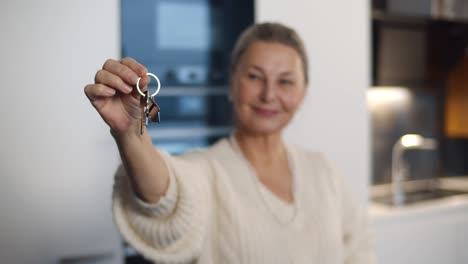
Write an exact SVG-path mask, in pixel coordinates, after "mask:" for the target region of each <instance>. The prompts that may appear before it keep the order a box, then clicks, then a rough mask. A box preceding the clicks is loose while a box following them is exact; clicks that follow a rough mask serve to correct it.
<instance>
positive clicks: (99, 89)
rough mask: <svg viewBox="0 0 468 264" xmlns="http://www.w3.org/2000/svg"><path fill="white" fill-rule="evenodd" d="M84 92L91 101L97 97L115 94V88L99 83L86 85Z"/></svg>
mask: <svg viewBox="0 0 468 264" xmlns="http://www.w3.org/2000/svg"><path fill="white" fill-rule="evenodd" d="M84 92H85V94H86V97H88V99H89V100H90V101H91V102H94V101H95V100H96V99H99V98H102V97H109V96H113V95H114V94H115V90H114V89H112V88H110V87H107V86H105V85H103V84H99V83H98V84H88V85H86V86H85V88H84Z"/></svg>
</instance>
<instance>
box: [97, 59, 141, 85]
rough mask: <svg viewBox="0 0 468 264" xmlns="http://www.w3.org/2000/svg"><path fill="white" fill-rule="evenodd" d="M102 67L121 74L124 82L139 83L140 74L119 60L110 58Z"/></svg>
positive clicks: (118, 74)
mask: <svg viewBox="0 0 468 264" xmlns="http://www.w3.org/2000/svg"><path fill="white" fill-rule="evenodd" d="M102 69H103V70H106V71H108V72H110V73H113V74H115V75H117V76H119V77H120V78H121V79H122V80H123V81H124V82H126V83H127V84H129V85H131V86H134V85H136V83H137V80H138V74H137V73H136V72H134V71H133V70H132V69H130V68H129V67H128V66H127V65H124V64H122V63H120V62H119V61H116V60H113V59H108V60H107V61H106V62H105V63H104V65H103V66H102Z"/></svg>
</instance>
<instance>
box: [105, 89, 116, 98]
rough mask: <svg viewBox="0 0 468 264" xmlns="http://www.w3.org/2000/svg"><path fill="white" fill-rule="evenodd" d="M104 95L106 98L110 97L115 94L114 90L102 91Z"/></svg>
mask: <svg viewBox="0 0 468 264" xmlns="http://www.w3.org/2000/svg"><path fill="white" fill-rule="evenodd" d="M104 93H105V94H106V95H107V96H112V95H114V94H115V90H114V89H107V90H105V91H104Z"/></svg>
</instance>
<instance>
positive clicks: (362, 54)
mask: <svg viewBox="0 0 468 264" xmlns="http://www.w3.org/2000/svg"><path fill="white" fill-rule="evenodd" d="M369 8H370V7H369V1H366V0H355V1H337V0H328V1H319V0H292V1H284V0H257V3H256V17H257V20H258V21H278V22H282V23H285V24H287V25H290V26H292V27H293V28H295V29H296V30H297V31H298V32H299V34H300V35H301V37H302V38H303V40H304V42H305V45H306V49H307V50H308V54H309V61H310V85H309V91H308V95H307V98H306V100H305V103H304V105H303V107H302V109H301V111H300V112H299V113H298V116H297V117H296V118H295V120H294V121H293V123H292V125H291V126H290V128H289V129H288V130H287V131H286V134H285V136H286V139H287V140H289V141H291V142H295V143H298V144H301V145H302V146H304V147H307V148H311V149H318V150H322V151H324V152H325V153H326V154H327V155H328V156H329V158H330V159H332V160H333V161H334V162H335V163H336V164H337V165H338V167H339V169H340V171H341V172H342V173H343V174H344V175H345V176H346V177H347V179H348V182H349V183H350V185H351V187H352V188H353V190H354V191H355V192H356V195H358V196H359V198H361V199H362V200H363V201H366V200H367V186H368V181H369V175H370V140H369V118H368V113H367V109H366V97H365V94H366V90H367V88H368V86H369V83H370V73H369V69H370V47H369V29H370V24H369V21H370V19H369Z"/></svg>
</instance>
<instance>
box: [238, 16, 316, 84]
mask: <svg viewBox="0 0 468 264" xmlns="http://www.w3.org/2000/svg"><path fill="white" fill-rule="evenodd" d="M257 41H264V42H273V43H280V44H283V45H286V46H288V47H291V48H293V49H294V50H295V51H296V52H297V54H298V55H299V57H300V59H301V61H302V69H303V71H304V78H305V83H306V84H307V83H308V82H309V74H308V72H309V64H308V59H307V53H306V51H305V48H304V43H303V42H302V40H301V38H300V37H299V34H297V32H296V31H295V30H294V29H292V28H289V27H287V26H285V25H282V24H279V23H260V24H254V25H252V26H250V27H249V28H247V29H246V30H245V31H244V32H243V33H242V34H241V35H240V37H239V39H238V40H237V42H236V45H235V46H234V49H233V51H232V54H231V66H230V73H231V75H232V74H233V73H234V71H235V70H236V67H237V65H238V64H239V61H240V59H241V57H242V55H243V54H244V53H245V51H246V50H247V49H248V48H249V47H250V46H251V45H252V44H253V43H255V42H257Z"/></svg>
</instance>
